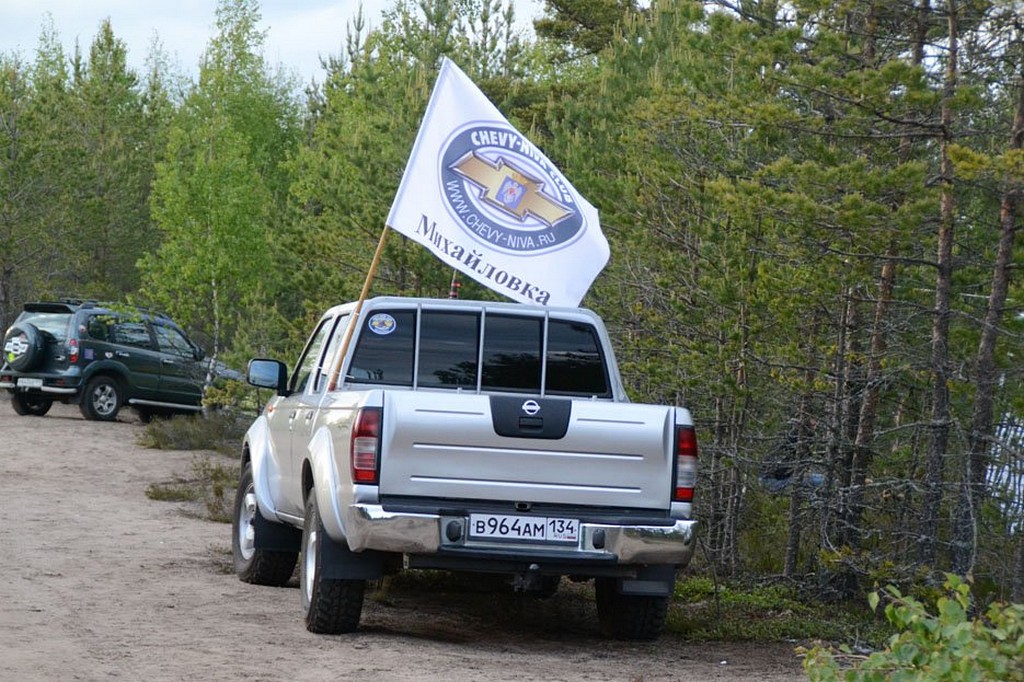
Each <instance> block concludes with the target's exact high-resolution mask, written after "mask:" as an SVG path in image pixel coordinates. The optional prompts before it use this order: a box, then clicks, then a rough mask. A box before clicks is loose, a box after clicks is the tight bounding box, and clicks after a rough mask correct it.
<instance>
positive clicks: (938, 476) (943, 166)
mask: <svg viewBox="0 0 1024 682" xmlns="http://www.w3.org/2000/svg"><path fill="white" fill-rule="evenodd" d="M946 8H947V14H948V34H949V50H948V54H947V61H946V75H945V80H944V84H943V93H942V113H941V122H942V133H941V139H940V157H941V161H940V169H939V170H940V174H941V176H942V198H941V203H940V217H939V235H938V245H937V258H936V263H935V267H936V271H937V272H936V277H935V307H934V310H933V312H932V338H931V347H932V352H931V376H932V414H931V422H932V423H931V434H932V439H931V446H930V449H929V451H928V456H927V461H926V463H925V481H924V489H925V493H924V514H923V523H922V527H921V535H920V541H921V551H920V560H921V562H922V563H924V564H925V565H928V566H934V565H935V562H936V559H937V557H938V555H937V552H938V537H939V518H940V516H941V507H942V497H943V480H944V478H945V470H946V455H947V453H948V451H949V430H950V405H949V319H950V297H951V294H950V292H951V290H952V283H953V228H954V224H955V221H956V216H955V213H954V211H955V206H954V203H953V179H954V169H953V161H952V159H951V158H950V155H949V148H950V146H951V144H952V142H953V130H952V128H953V97H954V95H955V94H956V88H957V76H958V67H957V54H958V49H959V48H958V40H957V23H956V13H957V6H956V0H947V2H946Z"/></svg>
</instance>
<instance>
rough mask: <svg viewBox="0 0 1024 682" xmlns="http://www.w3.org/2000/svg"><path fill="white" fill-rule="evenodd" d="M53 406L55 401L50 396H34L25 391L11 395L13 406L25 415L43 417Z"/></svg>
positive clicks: (16, 410)
mask: <svg viewBox="0 0 1024 682" xmlns="http://www.w3.org/2000/svg"><path fill="white" fill-rule="evenodd" d="M52 406H53V401H52V400H51V399H49V398H38V397H32V396H28V395H25V394H24V393H15V394H14V395H12V396H11V407H13V408H14V411H15V412H16V413H17V414H20V415H21V416H23V417H25V416H31V417H42V416H43V415H44V414H46V413H47V412H49V411H50V407H52Z"/></svg>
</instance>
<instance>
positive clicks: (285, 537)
mask: <svg viewBox="0 0 1024 682" xmlns="http://www.w3.org/2000/svg"><path fill="white" fill-rule="evenodd" d="M252 521H253V522H252V525H253V526H254V528H255V530H256V538H255V540H254V544H255V546H256V549H265V550H269V551H271V552H298V551H300V550H301V549H302V529H300V528H294V527H292V526H289V525H287V524H284V523H274V522H272V521H267V520H266V519H265V518H263V514H261V513H260V512H259V510H257V511H256V516H255V517H254V518H253V520H252Z"/></svg>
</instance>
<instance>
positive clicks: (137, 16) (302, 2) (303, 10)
mask: <svg viewBox="0 0 1024 682" xmlns="http://www.w3.org/2000/svg"><path fill="white" fill-rule="evenodd" d="M392 4H393V2H392V0H363V14H364V16H365V17H366V18H367V20H368V21H369V22H370V23H371V24H372V25H374V26H376V25H378V24H379V21H380V19H379V17H380V13H381V11H382V10H383V9H384V8H386V7H390V6H391V5H392ZM538 5H539V0H517V10H516V12H517V15H519V16H518V17H517V19H518V21H519V22H520V23H524V25H529V20H530V19H532V18H533V15H532V12H533V11H534V10H533V8H534V7H535V6H538ZM216 6H217V3H216V0H0V52H12V51H13V52H19V53H20V54H21V55H22V56H23V57H24V58H25V59H26V60H28V61H32V60H33V59H34V56H35V51H36V47H37V46H38V42H39V34H40V32H41V29H42V26H43V22H44V19H45V16H46V15H47V13H49V14H50V16H52V17H53V23H54V27H55V28H56V29H57V33H58V35H59V36H60V38H61V41H62V42H63V44H64V46H65V49H66V50H67V51H68V53H69V54H70V53H71V51H72V50H73V49H74V45H75V41H76V40H77V41H78V44H79V45H80V46H81V48H82V51H83V52H85V53H88V49H89V45H90V44H91V43H92V41H93V38H95V36H96V32H97V30H98V29H99V25H100V22H101V21H103V19H106V18H109V19H110V23H111V26H112V27H113V29H114V35H115V36H117V37H118V38H120V39H121V40H123V41H124V42H125V44H126V45H127V46H128V60H129V63H130V64H131V66H132V67H134V68H135V69H136V70H138V71H139V72H140V73H141V72H142V70H143V65H144V63H145V59H146V55H148V54H149V51H150V45H151V44H152V42H153V38H154V36H157V37H158V38H159V40H160V42H161V43H162V45H163V49H164V52H165V53H167V54H168V55H169V56H170V57H171V59H172V61H173V62H177V64H178V66H179V67H180V68H181V70H182V71H183V72H185V73H186V74H192V75H194V74H195V73H196V71H197V68H198V64H199V57H200V55H201V54H202V52H203V50H204V49H205V48H206V44H207V43H208V42H209V40H210V37H211V35H212V34H213V27H214V21H215V19H216V17H215V9H216ZM358 6H359V0H333V1H332V0H290V1H289V0H262V1H261V3H260V7H261V14H262V16H263V27H264V28H266V29H269V32H268V34H267V40H266V43H265V51H266V57H267V60H268V61H269V62H270V63H271V65H277V64H282V65H283V66H285V67H286V68H287V69H289V70H293V71H295V72H296V73H297V74H298V75H299V77H300V78H301V80H302V81H304V82H308V81H309V80H310V79H311V78H314V77H315V78H316V79H317V80H322V78H321V77H322V70H321V68H320V57H321V56H327V55H330V54H334V55H336V54H339V53H340V52H341V49H342V45H343V43H344V40H345V28H346V25H347V24H348V22H349V21H351V20H352V18H353V17H355V15H356V10H357V8H358Z"/></svg>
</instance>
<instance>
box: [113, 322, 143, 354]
mask: <svg viewBox="0 0 1024 682" xmlns="http://www.w3.org/2000/svg"><path fill="white" fill-rule="evenodd" d="M109 341H110V342H111V343H119V344H122V345H125V346H135V347H137V348H150V349H152V348H153V342H152V340H151V339H150V337H149V327H148V326H147V325H146V323H145V322H143V321H141V320H121V319H118V320H116V321H115V322H114V323H113V325H112V326H111V328H110V335H109Z"/></svg>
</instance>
